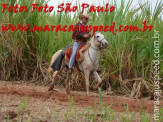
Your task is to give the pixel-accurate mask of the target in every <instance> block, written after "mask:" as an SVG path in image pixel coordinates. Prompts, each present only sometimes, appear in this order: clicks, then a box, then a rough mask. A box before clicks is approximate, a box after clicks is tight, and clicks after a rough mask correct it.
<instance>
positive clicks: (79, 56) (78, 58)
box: [65, 44, 90, 64]
mask: <svg viewBox="0 0 163 122" xmlns="http://www.w3.org/2000/svg"><path fill="white" fill-rule="evenodd" d="M89 47H90V44H84V45H81V46H80V47H79V48H78V50H77V53H76V57H75V61H76V62H77V63H78V64H80V63H81V62H82V61H83V60H84V56H83V54H84V52H85V51H86V50H87V49H88V48H89ZM72 49H73V46H70V47H68V48H67V49H66V51H65V57H66V60H70V57H71V54H72Z"/></svg>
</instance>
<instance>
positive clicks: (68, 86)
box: [66, 72, 72, 95]
mask: <svg viewBox="0 0 163 122" xmlns="http://www.w3.org/2000/svg"><path fill="white" fill-rule="evenodd" d="M71 75H72V72H71V73H69V72H68V73H67V78H66V92H67V94H68V95H70V94H71V93H70V79H71Z"/></svg>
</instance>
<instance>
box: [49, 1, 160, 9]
mask: <svg viewBox="0 0 163 122" xmlns="http://www.w3.org/2000/svg"><path fill="white" fill-rule="evenodd" d="M70 1H72V2H70ZM76 1H80V3H88V4H89V5H92V4H94V5H95V6H98V5H99V3H100V4H101V5H103V1H104V2H105V3H111V2H112V1H113V0H50V1H49V6H56V8H55V10H56V9H57V6H58V5H59V4H58V3H66V2H67V3H72V4H75V3H76ZM99 1H100V2H99ZM116 1H117V4H118V3H119V4H120V1H121V0H116ZM118 1H119V2H118ZM159 1H160V0H159ZM127 2H128V0H125V3H126V4H127ZM138 2H140V3H142V4H143V3H146V2H149V3H151V5H152V8H153V9H154V6H155V4H156V2H157V0H133V3H132V6H133V7H135V6H137V5H138Z"/></svg>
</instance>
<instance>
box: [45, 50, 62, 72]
mask: <svg viewBox="0 0 163 122" xmlns="http://www.w3.org/2000/svg"><path fill="white" fill-rule="evenodd" d="M61 52H62V50H58V51H57V52H56V53H55V54H54V55H53V56H52V60H51V62H50V66H49V68H48V70H47V74H49V73H50V72H52V71H53V68H51V65H52V64H53V63H54V61H55V60H56V59H57V57H58V56H59V54H60V53H61Z"/></svg>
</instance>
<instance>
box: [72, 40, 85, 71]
mask: <svg viewBox="0 0 163 122" xmlns="http://www.w3.org/2000/svg"><path fill="white" fill-rule="evenodd" d="M81 45H83V43H80V42H76V41H74V43H73V49H72V54H71V57H70V62H69V69H71V68H72V67H73V65H74V62H75V56H76V53H77V50H78V48H79V47H80V46H81Z"/></svg>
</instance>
